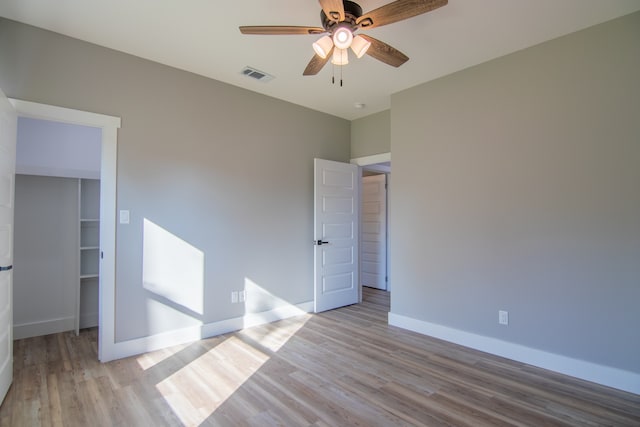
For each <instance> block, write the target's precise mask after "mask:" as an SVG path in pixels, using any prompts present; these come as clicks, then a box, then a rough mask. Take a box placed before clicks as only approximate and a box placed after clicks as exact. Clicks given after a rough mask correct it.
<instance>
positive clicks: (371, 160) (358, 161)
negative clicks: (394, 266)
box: [350, 151, 391, 302]
mask: <svg viewBox="0 0 640 427" xmlns="http://www.w3.org/2000/svg"><path fill="white" fill-rule="evenodd" d="M386 162H391V152H390V151H389V152H386V153H380V154H374V155H371V156H363V157H354V158H352V159H351V161H350V163H352V164H354V165H358V166H359V167H360V177H361V178H362V170H363V169H364V168H366V167H367V166H373V165H377V164H379V163H386ZM371 170H373V169H371ZM375 170H376V171H377V172H383V173H386V174H387V236H386V239H387V277H388V280H387V292H391V271H390V270H389V214H390V211H391V203H390V198H389V191H390V187H391V186H390V181H391V179H390V176H389V173H390V172H391V171H390V170H388V169H387V168H386V167H383V166H380V167H376V168H375ZM360 181H362V179H360ZM361 184H362V182H360V184H359V185H361ZM360 203H362V200H360ZM360 221H362V218H360ZM361 237H362V236H358V247H361V244H362V242H361ZM360 262H361V261H360ZM358 269H360V266H358ZM358 286H359V292H360V299H359V302H362V285H361V284H358Z"/></svg>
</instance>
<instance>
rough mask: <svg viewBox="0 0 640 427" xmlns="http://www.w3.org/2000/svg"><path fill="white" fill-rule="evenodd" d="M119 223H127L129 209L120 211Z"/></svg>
mask: <svg viewBox="0 0 640 427" xmlns="http://www.w3.org/2000/svg"><path fill="white" fill-rule="evenodd" d="M120 224H129V211H120Z"/></svg>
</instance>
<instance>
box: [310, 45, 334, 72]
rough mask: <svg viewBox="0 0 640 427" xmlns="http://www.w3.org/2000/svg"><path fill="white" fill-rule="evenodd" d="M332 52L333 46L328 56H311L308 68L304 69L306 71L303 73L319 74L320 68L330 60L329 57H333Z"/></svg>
mask: <svg viewBox="0 0 640 427" xmlns="http://www.w3.org/2000/svg"><path fill="white" fill-rule="evenodd" d="M332 54H333V48H331V51H330V52H329V54H328V55H327V57H326V58H323V57H321V56H318V55H314V56H313V58H311V61H309V64H308V65H307V68H305V69H304V72H303V73H302V75H303V76H315V75H316V74H318V73H319V72H320V70H322V68H323V67H324V66H325V65H326V64H327V62H329V59H331V56H332Z"/></svg>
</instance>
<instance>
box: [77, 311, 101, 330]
mask: <svg viewBox="0 0 640 427" xmlns="http://www.w3.org/2000/svg"><path fill="white" fill-rule="evenodd" d="M95 326H98V313H81V314H80V329H84V328H93V327H95Z"/></svg>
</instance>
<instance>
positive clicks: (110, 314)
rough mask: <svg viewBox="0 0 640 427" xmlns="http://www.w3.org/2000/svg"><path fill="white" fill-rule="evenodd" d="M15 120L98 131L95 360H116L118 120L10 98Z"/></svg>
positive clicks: (117, 118)
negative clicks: (97, 279)
mask: <svg viewBox="0 0 640 427" xmlns="http://www.w3.org/2000/svg"><path fill="white" fill-rule="evenodd" d="M9 101H10V102H11V104H12V105H13V107H14V108H15V110H16V112H17V115H18V117H25V118H31V119H43V120H49V121H54V122H59V123H68V124H78V125H81V126H90V127H95V128H98V129H100V131H101V161H100V225H99V239H100V249H99V253H100V261H99V309H98V324H99V331H98V358H99V359H100V360H101V361H104V362H106V361H109V360H113V359H115V358H117V355H116V354H115V353H116V343H115V329H114V318H115V267H116V266H115V251H116V168H117V142H118V129H119V128H120V124H121V120H120V118H119V117H113V116H107V115H103V114H97V113H92V112H88V111H80V110H74V109H69V108H63V107H57V106H53V105H46V104H40V103H36V102H29V101H23V100H19V99H9Z"/></svg>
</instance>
